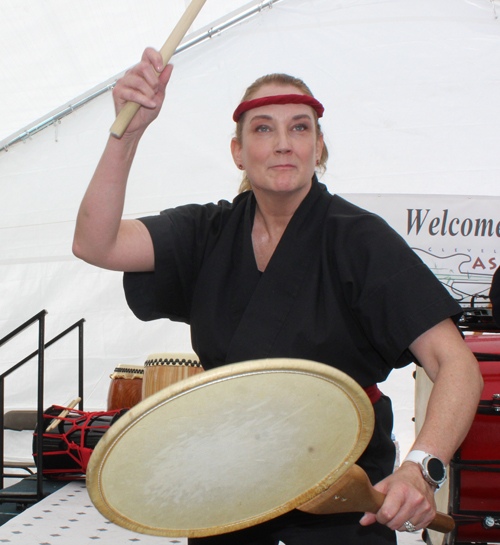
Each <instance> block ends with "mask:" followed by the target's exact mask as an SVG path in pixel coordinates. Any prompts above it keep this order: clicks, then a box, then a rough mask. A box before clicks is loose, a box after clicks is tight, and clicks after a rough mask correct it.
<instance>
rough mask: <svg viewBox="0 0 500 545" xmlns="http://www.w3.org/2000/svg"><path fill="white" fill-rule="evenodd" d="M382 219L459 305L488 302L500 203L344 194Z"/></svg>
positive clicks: (498, 259)
mask: <svg viewBox="0 0 500 545" xmlns="http://www.w3.org/2000/svg"><path fill="white" fill-rule="evenodd" d="M341 196H342V197H344V198H345V199H347V200H348V201H350V202H352V203H354V204H356V205H358V206H360V207H361V208H364V209H366V210H369V211H370V212H374V213H376V214H378V215H379V216H381V217H383V218H384V219H385V220H386V221H387V222H388V223H389V224H390V225H391V227H393V228H394V229H395V230H396V231H397V232H398V233H399V234H400V235H401V236H402V237H403V238H404V239H405V240H406V241H407V242H408V244H409V245H410V247H411V248H412V249H413V250H414V251H415V252H416V253H417V255H418V256H419V257H420V258H421V259H422V260H423V261H424V263H426V265H427V266H428V267H429V268H430V269H431V270H432V271H433V272H434V274H435V275H436V276H437V278H439V280H440V281H441V282H442V284H443V285H444V286H445V287H446V288H447V289H448V291H449V293H450V294H451V295H452V296H453V297H454V298H455V299H456V300H457V301H458V302H460V303H469V302H470V301H471V298H475V300H476V301H477V302H478V303H480V302H485V298H487V297H488V293H489V290H490V285H491V280H492V277H493V274H494V272H495V270H496V268H497V267H498V266H499V265H500V198H498V197H467V196H452V195H394V194H383V195H374V194H342V195H341Z"/></svg>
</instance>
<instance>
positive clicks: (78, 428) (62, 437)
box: [33, 405, 122, 478]
mask: <svg viewBox="0 0 500 545" xmlns="http://www.w3.org/2000/svg"><path fill="white" fill-rule="evenodd" d="M51 408H52V409H54V410H56V411H58V412H60V411H64V410H67V409H68V408H67V407H62V406H59V405H52V407H51ZM121 411H122V410H113V411H100V412H93V413H90V412H84V411H78V410H76V409H70V410H69V413H68V415H67V416H64V417H61V416H58V415H57V414H46V413H44V415H43V417H44V419H45V418H46V419H48V420H49V421H51V420H53V419H54V418H56V419H58V420H60V422H59V424H58V425H57V428H59V427H60V426H62V425H63V422H67V423H68V424H71V427H70V429H69V430H68V431H66V432H64V433H57V432H56V433H45V430H44V433H43V434H42V435H43V437H44V438H45V439H47V440H50V441H53V440H58V441H59V442H60V444H61V445H62V446H63V447H64V446H65V449H64V450H55V451H50V452H42V456H43V457H45V456H57V455H58V456H61V455H63V456H69V457H70V458H71V459H72V460H73V461H74V462H76V464H77V465H78V467H77V468H58V469H48V468H44V469H43V474H44V475H52V476H55V475H57V476H60V478H75V475H82V474H85V472H86V469H87V465H88V461H89V458H90V455H91V454H92V452H93V448H89V447H86V446H85V437H86V433H85V432H86V431H89V430H93V431H95V430H104V431H105V430H107V429H109V427H110V423H109V422H108V423H107V424H102V425H98V426H89V423H93V422H95V421H99V419H101V418H102V417H104V416H107V417H109V416H116V415H117V414H119V413H120V412H121ZM71 416H73V418H72V417H71ZM49 423H50V422H49ZM49 423H48V424H49ZM48 424H47V426H46V427H48ZM57 428H56V429H57ZM78 432H79V433H78ZM103 434H104V432H103ZM33 435H34V436H35V437H36V435H37V432H36V430H35V433H34V434H33ZM70 435H76V437H77V438H78V439H77V440H78V442H75V441H73V440H72V438H70ZM36 455H37V454H36V452H35V453H33V456H34V457H35V458H36ZM66 474H68V475H66ZM63 475H65V477H64V476H63Z"/></svg>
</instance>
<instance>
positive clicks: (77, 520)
mask: <svg viewBox="0 0 500 545" xmlns="http://www.w3.org/2000/svg"><path fill="white" fill-rule="evenodd" d="M4 543H8V544H9V545H10V544H12V545H14V544H15V545H91V544H95V545H117V544H120V545H135V544H136V545H167V544H168V545H170V544H172V543H175V544H177V545H186V543H187V540H186V539H185V538H174V537H172V538H167V537H157V536H148V535H145V534H137V533H135V532H131V531H129V530H125V529H124V528H121V527H120V526H116V525H115V524H112V523H111V522H109V521H107V520H106V519H105V518H104V517H103V516H102V515H101V514H100V513H99V512H98V511H97V509H96V508H95V507H94V506H93V505H92V502H91V501H90V498H89V495H88V493H87V489H86V487H85V482H84V481H81V482H80V481H73V482H70V483H69V484H67V485H66V486H65V487H63V488H61V489H60V490H59V491H57V492H54V493H53V494H51V495H50V496H48V497H46V498H45V499H43V500H42V501H40V502H38V503H37V504H35V505H33V506H32V507H30V508H29V509H26V510H25V511H23V512H22V513H20V514H19V515H17V516H16V517H14V518H13V519H12V520H10V521H9V522H7V523H5V524H4V525H2V526H0V545H3V544H4Z"/></svg>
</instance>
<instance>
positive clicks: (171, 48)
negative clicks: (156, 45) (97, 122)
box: [110, 0, 206, 138]
mask: <svg viewBox="0 0 500 545" xmlns="http://www.w3.org/2000/svg"><path fill="white" fill-rule="evenodd" d="M205 2H206V0H192V1H191V3H190V4H189V6H188V7H187V8H186V11H185V12H184V14H183V15H182V17H181V18H180V19H179V22H178V23H177V25H176V26H175V28H174V30H172V33H171V34H170V36H169V37H168V38H167V41H166V42H165V43H164V44H163V47H162V48H161V49H160V53H161V56H162V58H163V67H165V66H166V65H167V63H168V61H169V60H170V59H171V58H172V55H173V54H174V53H175V50H176V49H177V46H178V45H179V44H180V43H181V41H182V38H184V36H185V34H186V32H187V31H188V30H189V27H190V26H191V25H192V24H193V21H194V20H195V19H196V16H197V15H198V13H199V12H200V10H201V8H202V7H203V5H204V4H205ZM139 108H140V105H139V104H137V103H135V102H127V103H126V104H125V106H124V107H123V109H122V110H121V111H120V113H119V114H118V116H117V118H116V120H115V122H114V123H113V125H112V126H111V129H110V132H111V134H113V135H114V136H116V137H117V138H121V136H122V135H123V133H124V132H125V130H126V129H127V127H128V125H129V123H130V122H131V121H132V119H133V118H134V115H135V114H136V113H137V111H138V110H139Z"/></svg>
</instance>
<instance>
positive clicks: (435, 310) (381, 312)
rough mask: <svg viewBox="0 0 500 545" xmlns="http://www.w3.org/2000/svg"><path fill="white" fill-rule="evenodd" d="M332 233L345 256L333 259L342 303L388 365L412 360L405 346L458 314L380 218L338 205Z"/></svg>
mask: <svg viewBox="0 0 500 545" xmlns="http://www.w3.org/2000/svg"><path fill="white" fill-rule="evenodd" d="M342 208H343V213H344V217H343V221H341V222H339V223H338V225H337V227H338V228H339V229H338V230H337V232H336V235H337V237H338V239H339V240H342V246H343V247H344V248H345V251H346V253H347V252H349V250H350V256H351V257H350V259H345V260H344V259H341V260H338V262H337V267H338V270H339V275H340V277H341V282H342V286H343V291H344V295H345V297H346V300H347V305H348V307H349V308H350V309H351V311H352V314H353V316H354V317H355V319H356V321H357V323H358V324H359V325H360V327H361V329H362V330H363V331H364V333H365V335H366V336H367V338H368V339H369V340H370V343H371V344H372V346H373V348H374V349H375V350H376V351H377V352H378V353H379V354H380V355H381V356H382V358H383V359H384V360H385V361H387V362H390V364H391V365H392V366H394V367H402V366H404V365H407V364H408V363H410V362H411V361H414V357H413V355H412V354H411V353H410V352H409V350H408V347H409V345H410V344H411V343H412V342H413V341H415V340H416V339H417V338H418V337H419V336H420V335H421V334H423V333H424V332H425V331H427V330H429V329H430V328H432V327H433V326H434V325H437V324H438V323H439V322H441V321H443V320H445V319H446V318H448V317H451V318H452V319H454V320H455V321H457V320H458V318H459V317H460V314H461V308H460V306H459V305H458V303H457V302H456V301H455V300H454V299H453V298H452V297H451V296H450V295H449V293H448V292H447V290H446V289H445V288H444V286H443V285H442V284H441V282H439V280H438V279H437V278H436V276H435V275H434V274H433V273H432V271H431V270H430V269H429V268H428V267H427V266H426V265H425V263H423V262H422V260H421V259H420V258H419V257H418V256H417V255H416V254H415V252H414V251H413V250H412V249H411V248H410V247H409V246H408V244H407V243H406V241H405V240H404V239H403V238H402V237H401V236H400V235H399V234H397V233H396V232H395V231H394V230H393V229H392V228H391V227H390V226H389V225H388V224H387V223H386V222H385V221H384V220H383V219H382V218H380V217H379V216H376V215H375V214H371V213H370V212H366V211H363V210H361V209H359V208H357V207H354V205H350V204H347V203H344V206H343V207H342Z"/></svg>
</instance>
